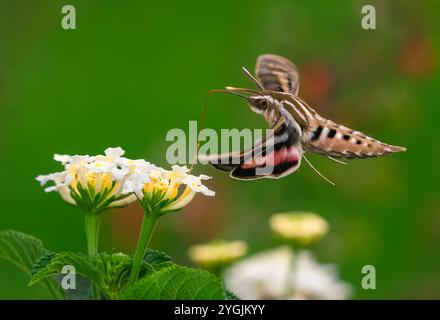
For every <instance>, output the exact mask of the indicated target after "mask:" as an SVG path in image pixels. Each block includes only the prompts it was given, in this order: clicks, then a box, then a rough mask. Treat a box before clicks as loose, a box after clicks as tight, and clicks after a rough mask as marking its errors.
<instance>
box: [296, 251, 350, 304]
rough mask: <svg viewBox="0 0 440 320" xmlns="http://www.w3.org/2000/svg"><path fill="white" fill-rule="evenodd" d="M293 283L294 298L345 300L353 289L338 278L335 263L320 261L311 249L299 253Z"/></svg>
mask: <svg viewBox="0 0 440 320" xmlns="http://www.w3.org/2000/svg"><path fill="white" fill-rule="evenodd" d="M292 285H293V288H294V292H293V295H292V296H291V298H294V299H329V300H343V299H347V298H348V297H350V295H351V291H352V290H351V287H350V286H349V285H348V284H346V283H345V282H342V281H340V280H339V279H338V276H337V270H336V267H335V266H334V265H331V264H320V263H318V262H317V261H316V260H315V258H314V257H313V254H312V253H311V252H309V251H301V252H300V253H299V254H298V257H297V261H296V268H295V271H294V277H293V281H292Z"/></svg>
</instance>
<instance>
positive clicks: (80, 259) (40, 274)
mask: <svg viewBox="0 0 440 320" xmlns="http://www.w3.org/2000/svg"><path fill="white" fill-rule="evenodd" d="M43 261H44V263H43ZM66 265H72V266H74V267H75V271H76V274H78V275H81V276H83V277H85V278H87V279H89V280H90V281H92V282H94V283H95V284H96V285H98V286H99V285H100V284H101V283H102V277H101V275H100V273H99V272H97V271H96V270H95V269H94V268H93V267H92V266H91V265H90V264H89V260H88V258H87V257H86V256H85V255H84V254H82V253H74V252H62V253H56V254H54V255H52V256H50V255H46V256H44V257H42V258H41V259H40V260H38V261H37V263H36V265H35V266H34V268H33V269H34V272H35V273H34V274H33V275H32V278H31V280H30V282H29V286H32V285H34V284H35V283H37V282H39V281H41V280H43V279H46V278H49V277H52V276H55V275H57V274H60V273H61V271H62V269H63V267H64V266H66Z"/></svg>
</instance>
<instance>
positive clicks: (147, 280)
mask: <svg viewBox="0 0 440 320" xmlns="http://www.w3.org/2000/svg"><path fill="white" fill-rule="evenodd" d="M123 298H124V299H130V300H176V299H181V300H213V299H221V300H224V299H225V298H226V296H225V289H224V287H223V283H222V281H221V280H220V279H219V278H218V277H216V276H215V275H213V274H211V273H209V272H207V271H204V270H200V269H192V268H187V267H182V266H178V265H172V266H170V267H166V268H163V269H161V270H159V271H158V272H154V273H152V274H149V275H147V276H146V277H144V278H142V279H140V280H139V281H137V282H136V283H134V284H133V285H132V286H130V287H129V288H128V289H127V290H126V292H125V294H124V295H123Z"/></svg>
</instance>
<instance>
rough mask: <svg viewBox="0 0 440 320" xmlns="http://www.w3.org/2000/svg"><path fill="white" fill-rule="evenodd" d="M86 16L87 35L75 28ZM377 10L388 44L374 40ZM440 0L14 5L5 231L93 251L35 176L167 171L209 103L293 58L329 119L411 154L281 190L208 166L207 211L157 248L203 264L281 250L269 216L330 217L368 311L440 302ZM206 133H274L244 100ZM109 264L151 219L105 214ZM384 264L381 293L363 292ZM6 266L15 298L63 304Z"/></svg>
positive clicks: (180, 221) (5, 127)
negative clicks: (67, 15)
mask: <svg viewBox="0 0 440 320" xmlns="http://www.w3.org/2000/svg"><path fill="white" fill-rule="evenodd" d="M65 4H73V5H74V6H75V8H76V14H77V29H76V30H63V29H62V28H61V25H60V22H61V18H62V14H61V7H62V6H63V5H65ZM365 4H375V5H376V10H377V29H376V30H368V31H367V30H363V29H362V28H361V19H362V14H361V8H362V6H363V5H365ZM439 9H440V4H439V2H438V1H434V0H433V1H411V2H410V1H317V0H313V1H293V0H285V1H255V0H252V1H221V2H219V1H203V2H202V1H174V2H172V1H73V0H72V1H67V2H66V1H52V0H51V1H16V0H14V1H12V0H10V1H5V0H0V150H1V156H0V168H1V184H0V204H1V206H0V229H15V230H20V231H23V232H26V233H29V234H32V235H35V236H36V237H39V238H41V239H42V240H43V241H44V243H45V245H46V246H47V247H48V248H50V249H51V250H54V251H60V250H73V251H85V237H84V225H83V224H84V223H83V217H82V214H81V212H80V211H79V210H78V209H76V208H74V207H70V206H68V205H66V204H65V203H64V202H63V201H62V200H61V199H60V197H59V196H58V195H57V194H56V193H52V194H45V193H44V192H43V190H42V188H40V186H39V185H38V183H37V182H36V181H35V176H37V175H38V174H45V173H50V172H54V171H58V170H60V166H59V165H58V164H57V163H55V162H54V161H53V160H52V155H53V153H62V154H63V153H66V154H98V153H102V152H103V150H104V149H105V148H106V147H108V146H121V147H123V148H124V149H125V150H126V151H127V156H128V157H130V158H141V157H143V158H146V159H147V160H149V161H152V162H155V163H156V164H158V165H162V166H168V165H167V164H166V162H165V151H166V149H167V146H168V145H169V143H168V142H166V141H165V135H166V132H167V131H168V130H169V129H170V128H183V129H185V130H187V128H188V120H199V119H200V117H201V110H202V104H203V101H204V97H205V95H206V93H207V91H208V90H210V89H213V88H222V87H224V86H225V85H234V86H245V87H252V88H253V86H252V84H251V83H249V81H248V80H247V79H246V78H245V77H244V76H243V74H242V73H241V71H240V68H241V67H242V66H246V67H248V68H249V69H250V70H253V67H254V64H255V60H256V57H257V56H258V55H259V54H262V53H277V54H281V55H284V56H286V57H288V58H290V59H291V60H293V61H294V62H295V63H296V64H297V66H298V67H299V69H300V72H301V81H302V82H301V91H300V96H301V97H303V98H304V99H306V101H308V102H309V103H310V104H311V105H312V106H313V107H315V108H316V110H318V112H320V113H321V114H322V115H323V116H325V117H328V118H330V119H332V120H334V121H336V122H338V123H342V124H344V125H347V126H349V127H352V128H355V129H358V130H362V131H364V132H365V133H367V134H370V135H372V136H373V137H375V138H377V139H379V140H382V141H385V142H389V143H391V144H396V145H402V146H405V147H407V148H408V152H406V153H402V154H396V155H392V156H390V157H385V158H379V159H370V160H360V161H351V162H350V163H349V164H348V165H347V166H343V165H340V164H337V163H335V162H333V161H330V160H328V159H326V158H323V157H319V156H312V157H310V158H311V161H313V163H314V164H315V166H317V167H318V168H319V169H320V170H321V171H322V172H323V173H325V174H326V175H327V176H328V177H330V178H331V179H332V180H334V181H335V182H336V186H335V187H332V186H330V185H329V184H327V183H326V182H325V181H323V180H322V179H320V178H319V177H318V176H317V175H316V174H315V173H314V172H313V171H312V170H311V169H310V168H309V167H307V166H306V164H305V163H304V164H303V166H302V167H301V169H300V170H299V171H298V172H296V173H294V174H292V175H290V176H288V177H285V178H283V179H281V180H261V181H254V182H242V181H236V180H232V179H230V178H229V177H228V176H227V175H226V174H222V173H221V172H216V171H215V170H213V169H212V168H210V167H202V166H197V167H196V172H197V173H202V172H203V173H205V174H209V175H212V176H214V179H213V180H211V181H209V183H208V184H209V186H210V187H211V188H213V189H214V190H216V192H217V195H216V197H215V198H213V199H211V198H210V199H208V198H205V197H202V196H197V197H196V199H195V200H194V201H193V202H192V203H191V204H190V205H189V206H187V207H186V208H185V209H184V210H183V211H182V212H180V213H178V214H174V215H169V216H167V217H165V218H163V219H161V221H160V224H159V226H158V228H157V230H156V233H155V235H154V238H153V241H152V243H151V246H152V247H153V248H155V249H159V250H163V251H167V252H168V253H170V254H171V255H172V256H173V257H174V258H175V260H176V261H177V262H179V263H182V264H189V261H188V258H187V249H188V247H189V246H190V245H192V244H194V243H199V242H205V241H208V240H212V239H216V238H224V239H231V240H232V239H243V240H246V241H247V242H248V243H249V245H250V249H251V251H258V250H260V249H262V248H269V247H273V246H276V245H277V244H278V243H277V242H276V240H274V238H273V236H272V234H271V232H270V230H269V227H268V224H267V218H268V217H269V216H270V215H271V214H272V213H274V212H279V211H288V210H307V211H314V212H316V213H318V214H320V215H322V216H323V217H325V218H326V219H327V220H328V221H329V222H330V225H331V230H330V233H329V234H328V235H327V236H326V237H325V238H324V239H323V240H322V241H321V242H320V243H318V244H317V245H315V247H314V248H313V250H314V251H316V253H317V255H318V258H319V260H320V261H323V262H331V263H335V264H337V265H338V266H339V270H340V274H341V277H342V278H343V279H344V280H347V281H348V282H350V283H351V284H352V285H353V287H354V288H355V296H354V298H359V299H387V298H393V299H394V298H440V268H439V267H440V266H439V264H440V250H439V248H438V244H439V241H440V232H439V230H440V194H439V182H438V181H439V169H438V163H439V162H438V161H439V158H440V144H439V142H438V139H437V138H438V133H437V130H438V119H439V116H440V111H439V110H440V109H439V98H438V95H439V85H440V76H439V72H438V62H439V59H438V58H439V49H440V48H439V47H440V30H439V23H438V21H439V14H438V13H439ZM207 126H208V127H212V128H215V129H220V128H239V129H241V128H263V127H265V126H266V125H265V123H264V121H263V120H262V119H261V118H259V116H258V115H256V114H252V113H251V112H250V110H249V108H248V107H247V106H246V105H245V104H244V102H243V101H241V100H240V99H238V98H235V97H231V96H221V95H217V96H213V97H212V99H211V102H210V105H209V106H208V112H207ZM103 218H104V222H103V228H102V233H101V234H102V239H101V240H102V241H101V249H106V250H110V249H111V248H116V250H118V251H123V252H127V253H130V252H132V251H133V248H134V245H135V243H136V238H137V230H138V228H139V222H140V218H141V212H140V210H139V208H138V207H137V206H136V205H133V206H130V207H128V208H124V209H121V210H117V211H113V212H106V213H105V214H104V217H103ZM366 264H371V265H374V266H375V267H376V272H377V289H376V290H370V291H365V290H362V288H361V287H360V283H361V277H362V274H361V268H362V266H363V265H366ZM27 281H28V278H27V277H26V276H25V275H24V274H22V273H21V272H20V271H18V270H16V269H15V268H14V267H12V266H10V265H9V264H7V263H6V262H4V261H0V298H2V299H20V298H25V299H36V298H47V297H48V296H47V295H46V293H45V292H44V290H43V289H40V288H38V287H32V288H27Z"/></svg>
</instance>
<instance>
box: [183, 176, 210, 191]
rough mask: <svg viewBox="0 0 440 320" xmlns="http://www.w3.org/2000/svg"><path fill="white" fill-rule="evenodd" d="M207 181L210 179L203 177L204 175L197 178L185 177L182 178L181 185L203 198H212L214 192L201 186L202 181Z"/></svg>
mask: <svg viewBox="0 0 440 320" xmlns="http://www.w3.org/2000/svg"><path fill="white" fill-rule="evenodd" d="M208 179H211V177H208V176H205V175H204V174H202V175H201V176H199V177H196V176H193V175H187V176H185V177H183V178H182V183H184V184H186V185H187V186H188V187H189V188H190V189H191V190H192V191H194V192H200V193H202V194H204V195H205V196H214V195H215V192H214V191H212V190H209V189H208V188H207V187H206V186H204V185H203V184H202V180H208Z"/></svg>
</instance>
